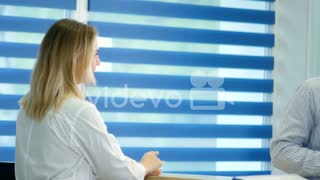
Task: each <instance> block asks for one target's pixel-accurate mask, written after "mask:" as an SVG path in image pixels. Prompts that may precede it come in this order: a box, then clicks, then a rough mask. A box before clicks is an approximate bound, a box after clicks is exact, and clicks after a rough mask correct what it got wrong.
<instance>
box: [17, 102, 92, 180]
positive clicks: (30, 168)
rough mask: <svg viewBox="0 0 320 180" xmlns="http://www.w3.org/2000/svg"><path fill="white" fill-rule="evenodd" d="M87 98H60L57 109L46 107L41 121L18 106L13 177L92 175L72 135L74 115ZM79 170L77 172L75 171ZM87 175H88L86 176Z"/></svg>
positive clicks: (79, 113)
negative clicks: (61, 99) (46, 111)
mask: <svg viewBox="0 0 320 180" xmlns="http://www.w3.org/2000/svg"><path fill="white" fill-rule="evenodd" d="M91 106H92V105H91V104H89V103H88V102H86V101H84V100H80V99H76V98H69V99H67V100H65V101H64V103H63V105H62V107H61V108H60V110H59V111H58V112H53V111H52V110H50V111H49V112H48V113H47V114H46V116H45V117H44V119H42V120H41V121H37V120H33V119H30V118H29V117H28V116H27V115H26V113H25V112H24V111H23V110H20V112H19V116H18V119H17V136H16V146H17V152H16V177H17V179H18V180H20V179H21V180H22V179H32V180H37V179H39V180H40V179H41V180H43V179H77V180H81V179H94V178H93V177H94V175H93V171H92V170H91V168H90V166H89V164H88V162H87V161H86V159H85V157H84V156H83V154H82V152H81V150H80V149H79V147H77V143H75V140H76V139H77V138H74V139H73V136H74V133H76V132H75V131H77V130H76V129H74V128H77V127H81V125H75V123H81V118H78V116H79V115H81V112H83V111H84V110H85V109H88V108H92V107H91ZM79 173H81V174H79ZM90 177H91V178H90Z"/></svg>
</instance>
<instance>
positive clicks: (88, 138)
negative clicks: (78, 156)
mask: <svg viewBox="0 0 320 180" xmlns="http://www.w3.org/2000/svg"><path fill="white" fill-rule="evenodd" d="M75 121H76V122H75V123H74V132H73V141H74V142H73V143H75V145H76V147H77V148H79V151H80V152H81V153H83V155H84V157H85V158H86V159H87V160H88V162H89V163H90V165H91V167H92V168H93V171H94V173H95V175H96V179H97V180H105V179H112V180H123V179H126V180H131V179H132V180H143V179H144V176H145V168H144V167H143V166H142V165H141V164H140V163H138V162H136V161H135V160H133V159H131V158H129V157H127V156H125V155H124V154H123V153H122V151H121V148H120V145H119V143H118V141H117V140H116V139H115V137H114V136H113V135H112V134H109V133H108V131H107V127H106V125H105V123H104V120H103V119H102V117H101V115H100V113H99V112H98V110H97V109H96V107H95V106H94V105H92V104H90V105H88V107H86V108H85V109H83V110H79V112H78V113H77V114H76V116H75Z"/></svg>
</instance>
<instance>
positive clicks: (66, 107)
mask: <svg viewBox="0 0 320 180" xmlns="http://www.w3.org/2000/svg"><path fill="white" fill-rule="evenodd" d="M95 110H96V107H95V105H93V104H92V103H91V102H89V101H87V100H85V99H80V98H68V99H66V100H65V101H64V102H63V104H62V106H61V108H60V112H61V113H68V114H74V115H75V114H79V113H83V112H85V111H95Z"/></svg>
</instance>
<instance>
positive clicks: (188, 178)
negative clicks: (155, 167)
mask: <svg viewBox="0 0 320 180" xmlns="http://www.w3.org/2000/svg"><path fill="white" fill-rule="evenodd" d="M239 179H241V180H283V179H290V180H305V178H303V177H301V176H298V175H292V174H289V175H263V176H241V177H239ZM145 180H232V177H227V176H202V175H186V174H163V175H161V176H150V177H147V178H146V179H145Z"/></svg>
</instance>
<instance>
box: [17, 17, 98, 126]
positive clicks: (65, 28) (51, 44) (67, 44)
mask: <svg viewBox="0 0 320 180" xmlns="http://www.w3.org/2000/svg"><path fill="white" fill-rule="evenodd" d="M95 38H96V31H95V29H94V28H93V27H92V26H88V25H86V24H83V23H80V22H77V21H74V20H70V19H62V20H59V21H57V22H56V23H54V24H53V25H52V26H51V27H50V29H49V30H48V32H47V33H46V35H45V37H44V39H43V40H42V42H41V46H40V50H39V54H38V58H37V62H36V64H35V67H34V69H33V72H32V78H31V87H30V91H29V92H28V93H27V94H26V95H25V96H24V97H23V98H22V99H21V101H20V104H21V106H22V108H23V109H24V110H25V112H26V113H27V115H28V116H30V117H31V118H33V119H36V120H41V119H42V118H43V117H44V116H45V115H46V113H47V111H48V110H49V109H50V108H52V107H53V108H54V109H55V110H57V109H59V107H60V106H61V104H62V102H63V100H64V99H65V98H66V97H67V96H68V95H70V94H71V95H74V96H76V97H79V98H84V97H83V95H82V93H81V92H80V89H79V87H78V84H79V83H80V82H82V80H83V79H84V78H86V76H87V74H88V68H90V63H91V62H90V59H91V56H92V54H93V53H94V52H93V44H94V40H95Z"/></svg>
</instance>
